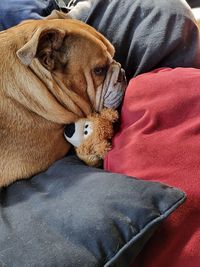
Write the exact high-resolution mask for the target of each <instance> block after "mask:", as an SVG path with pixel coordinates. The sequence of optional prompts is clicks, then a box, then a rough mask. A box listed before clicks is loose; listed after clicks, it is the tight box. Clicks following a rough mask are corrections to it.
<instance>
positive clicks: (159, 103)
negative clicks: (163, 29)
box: [104, 68, 200, 267]
mask: <svg viewBox="0 0 200 267" xmlns="http://www.w3.org/2000/svg"><path fill="white" fill-rule="evenodd" d="M104 167H105V169H106V170H108V171H112V172H117V173H124V174H127V175H130V176H135V177H138V178H141V179H145V180H152V181H159V182H163V183H166V184H168V185H171V186H175V187H178V188H180V189H182V190H183V191H185V192H186V194H187V201H186V202H185V203H184V205H183V206H182V207H180V208H179V209H178V210H177V211H176V212H175V213H173V214H172V215H171V216H170V217H169V218H168V219H167V220H166V221H165V222H164V223H163V224H162V225H161V227H159V229H158V231H157V232H156V233H155V235H154V236H153V237H152V238H151V240H150V241H149V242H148V244H147V245H146V246H145V248H144V249H143V250H142V252H141V254H140V255H139V256H138V258H137V260H136V262H135V263H134V264H133V266H134V267H147V266H148V267H169V266H170V267H199V266H200V70H198V69H192V68H176V69H170V68H162V69H158V70H155V71H152V72H149V73H146V74H142V75H139V76H137V77H136V78H134V79H132V80H131V81H130V83H129V86H128V88H127V91H126V94H125V98H124V103H123V106H122V112H121V129H120V131H119V132H118V133H117V134H116V136H115V137H114V139H113V149H112V150H111V151H110V152H109V153H108V155H107V157H106V159H105V162H104Z"/></svg>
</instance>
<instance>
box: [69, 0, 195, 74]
mask: <svg viewBox="0 0 200 267" xmlns="http://www.w3.org/2000/svg"><path fill="white" fill-rule="evenodd" d="M79 2H83V1H79ZM88 2H94V3H93V5H92V7H91V8H89V9H88V10H87V8H85V9H82V10H81V12H77V13H76V14H75V18H76V19H80V20H82V21H84V22H86V23H88V24H90V25H92V26H93V27H94V28H96V29H97V30H98V31H100V32H101V33H102V34H104V35H105V36H106V37H107V38H108V39H109V40H110V41H111V43H112V44H113V45H114V47H115V48H116V56H115V58H116V60H117V61H119V62H120V63H121V64H122V66H123V68H124V69H125V71H126V74H127V78H128V79H130V78H132V77H133V76H135V75H138V74H140V73H144V72H148V71H150V70H152V69H155V68H159V67H172V68H173V67H180V66H181V67H197V68H199V67H200V50H199V46H200V41H199V32H198V29H197V26H196V24H195V22H194V17H193V15H192V13H191V9H190V8H189V6H188V5H187V4H186V2H185V3H184V1H183V0H162V1H161V0H153V1H152V0H134V1H133V0H118V1H115V0H105V1H103V0H96V1H92V0H88ZM76 8H77V9H78V4H77V5H76V6H75V8H74V9H76ZM73 12H74V11H73Z"/></svg>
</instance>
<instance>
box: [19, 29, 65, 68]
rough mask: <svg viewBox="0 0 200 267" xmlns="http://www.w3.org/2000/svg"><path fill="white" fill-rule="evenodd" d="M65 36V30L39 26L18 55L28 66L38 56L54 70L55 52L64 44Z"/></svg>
mask: <svg viewBox="0 0 200 267" xmlns="http://www.w3.org/2000/svg"><path fill="white" fill-rule="evenodd" d="M64 37H65V31H63V30H60V29H41V28H38V29H37V30H36V31H35V33H34V34H33V36H32V37H31V39H30V40H29V41H28V42H27V43H26V44H25V45H24V46H23V47H21V48H20V49H19V50H18V51H17V56H18V58H19V59H20V61H21V62H22V63H23V64H25V65H27V66H28V65H30V64H31V62H32V60H33V59H34V58H35V57H37V58H39V60H40V62H41V64H42V65H43V66H44V67H45V68H47V69H48V70H52V69H53V68H54V57H53V52H54V51H55V50H58V49H59V48H60V47H61V46H62V43H63V40H64Z"/></svg>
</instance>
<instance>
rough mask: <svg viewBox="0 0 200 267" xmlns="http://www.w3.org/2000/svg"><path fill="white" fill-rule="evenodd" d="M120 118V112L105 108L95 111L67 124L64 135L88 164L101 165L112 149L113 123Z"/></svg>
mask: <svg viewBox="0 0 200 267" xmlns="http://www.w3.org/2000/svg"><path fill="white" fill-rule="evenodd" d="M117 119H118V112H117V111H116V110H114V109H111V108H104V109H103V110H102V111H101V112H100V113H93V114H90V115H88V116H87V117H86V118H81V119H79V120H78V121H76V122H75V123H71V124H67V125H66V126H65V131H64V136H65V138H66V140H67V141H68V142H69V143H71V144H72V145H73V146H74V147H75V151H76V154H77V156H78V157H79V158H80V159H81V160H82V161H84V162H85V163H86V164H87V165H89V166H93V167H99V166H100V165H101V163H102V160H103V158H104V156H105V155H106V153H107V152H108V151H109V150H110V149H111V138H112V137H113V134H114V130H113V123H114V122H115V121H116V120H117Z"/></svg>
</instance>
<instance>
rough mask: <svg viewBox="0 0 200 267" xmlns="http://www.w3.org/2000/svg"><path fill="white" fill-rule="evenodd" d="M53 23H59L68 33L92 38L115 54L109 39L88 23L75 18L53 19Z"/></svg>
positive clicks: (81, 37)
mask: <svg viewBox="0 0 200 267" xmlns="http://www.w3.org/2000/svg"><path fill="white" fill-rule="evenodd" d="M61 21H62V22H61ZM51 23H53V24H54V23H56V24H58V27H61V28H62V29H64V30H65V31H66V35H72V36H73V35H76V36H77V35H78V36H79V37H80V39H85V40H90V41H91V42H93V44H95V43H96V44H98V46H100V47H101V48H102V49H105V50H106V51H107V52H108V53H109V54H110V55H111V57H113V56H114V53H115V49H114V47H113V45H112V44H111V43H110V42H109V40H108V39H107V38H105V37H104V36H103V35H102V34H101V33H100V32H98V31H97V30H95V29H94V28H93V27H91V26H89V25H88V24H86V23H84V22H81V21H79V20H75V19H63V20H51Z"/></svg>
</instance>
